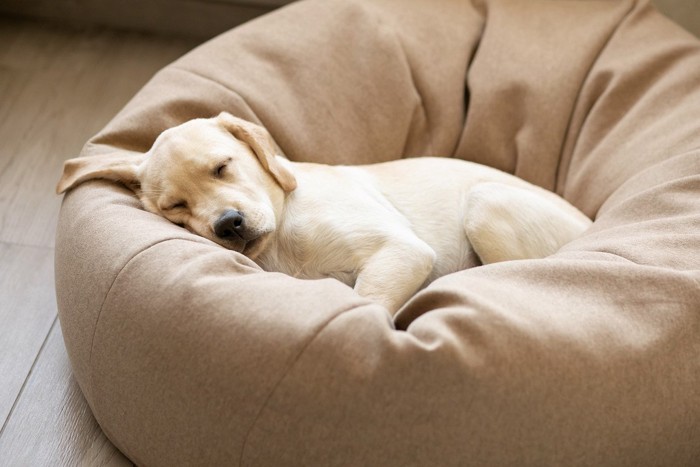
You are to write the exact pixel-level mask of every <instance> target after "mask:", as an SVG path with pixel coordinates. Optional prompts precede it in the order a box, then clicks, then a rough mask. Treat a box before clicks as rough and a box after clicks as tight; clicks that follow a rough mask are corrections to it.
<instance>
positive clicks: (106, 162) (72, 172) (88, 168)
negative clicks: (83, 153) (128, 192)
mask: <svg viewBox="0 0 700 467" xmlns="http://www.w3.org/2000/svg"><path fill="white" fill-rule="evenodd" d="M145 158H146V155H145V154H144V153H140V152H128V151H120V152H115V153H112V154H106V155H104V156H91V157H77V158H75V159H69V160H67V161H66V162H64V163H63V175H62V176H61V179H60V180H59V182H58V185H57V186H56V194H59V195H60V194H61V193H63V192H65V191H66V190H70V189H71V188H73V187H75V186H76V185H79V184H80V183H83V182H85V181H88V180H92V179H95V178H102V179H106V180H114V181H117V182H121V183H123V184H125V185H127V186H128V187H130V188H132V189H134V188H135V187H137V186H138V184H139V179H138V168H139V165H141V163H142V162H143V161H144V160H145Z"/></svg>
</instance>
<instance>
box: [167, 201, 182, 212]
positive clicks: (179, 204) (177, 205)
mask: <svg viewBox="0 0 700 467" xmlns="http://www.w3.org/2000/svg"><path fill="white" fill-rule="evenodd" d="M185 208H187V201H178V202H177V203H173V204H171V205H170V206H168V207H166V208H165V209H164V210H165V211H174V210H176V209H185Z"/></svg>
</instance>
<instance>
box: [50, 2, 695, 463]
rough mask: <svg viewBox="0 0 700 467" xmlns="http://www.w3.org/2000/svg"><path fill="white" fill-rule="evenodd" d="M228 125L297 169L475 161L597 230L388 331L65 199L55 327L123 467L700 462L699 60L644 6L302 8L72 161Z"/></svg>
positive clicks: (241, 35) (424, 305) (407, 312)
mask: <svg viewBox="0 0 700 467" xmlns="http://www.w3.org/2000/svg"><path fill="white" fill-rule="evenodd" d="M221 110H228V111H230V112H233V113H235V114H237V115H239V116H242V117H245V118H250V119H253V120H255V121H259V122H261V123H263V124H264V125H265V126H266V127H267V128H268V129H269V130H270V132H271V133H272V135H273V136H274V138H275V139H276V141H277V143H278V144H279V146H280V148H281V149H282V150H283V151H284V153H285V154H286V155H287V156H288V157H290V158H291V159H293V160H314V161H320V162H326V163H365V162H374V161H382V160H388V159H395V158H399V157H408V156H419V155H442V156H451V157H459V158H464V159H469V160H474V161H477V162H482V163H485V164H489V165H492V166H495V167H499V168H502V169H505V170H508V171H511V172H514V173H516V174H517V175H519V176H521V177H523V178H525V179H528V180H530V181H533V182H535V183H538V184H540V185H542V186H544V187H546V188H549V189H553V190H556V191H557V192H559V193H561V194H563V195H564V196H565V197H566V198H567V199H568V200H570V201H571V202H573V203H575V204H576V205H577V206H579V207H580V208H581V209H583V210H584V211H585V212H586V213H587V214H589V215H591V216H592V217H594V218H595V223H594V225H593V227H592V229H591V230H590V231H589V232H588V233H587V234H586V235H584V237H582V238H581V239H579V240H577V241H575V242H573V243H571V244H569V245H567V246H566V247H565V248H564V249H563V250H562V251H560V252H559V253H557V254H556V255H554V256H552V257H550V258H547V259H544V260H538V261H518V262H510V263H503V264H497V265H493V266H487V267H479V268H474V269H471V270H468V271H465V272H461V273H457V274H453V275H451V276H448V277H445V278H443V279H441V280H438V281H437V282H435V283H434V284H432V285H431V286H430V287H428V288H427V289H426V290H424V291H422V292H420V293H419V294H418V295H417V296H416V297H415V298H414V299H413V300H412V301H411V302H409V303H408V305H407V306H406V307H405V308H404V309H403V310H402V311H401V312H400V314H399V315H398V317H397V319H396V322H395V324H394V323H392V322H391V321H390V319H389V317H388V315H387V314H386V313H385V312H384V311H383V310H382V309H380V308H378V307H377V306H374V305H373V304H371V303H369V302H367V301H366V300H364V299H362V298H360V297H359V296H357V295H356V294H355V293H354V292H353V291H352V290H351V289H349V288H348V287H346V286H344V285H342V284H340V283H339V282H336V281H334V280H331V279H328V280H322V281H303V280H297V279H294V278H291V277H287V276H285V275H282V274H275V273H265V272H262V271H261V270H260V269H259V268H258V267H257V266H256V265H255V264H254V263H252V262H251V261H249V260H247V259H246V258H244V257H243V256H241V255H239V254H237V253H234V252H230V251H226V250H223V249H221V248H219V247H217V246H215V245H213V244H212V243H210V242H208V241H206V240H204V239H201V238H198V237H195V236H193V235H190V234H189V233H187V232H185V231H183V230H182V229H179V228H177V227H176V226H174V225H171V224H169V223H168V222H166V221H165V220H163V219H161V218H159V217H157V216H154V215H151V214H148V213H146V212H144V211H142V210H140V209H139V204H138V202H137V201H136V199H135V198H134V197H133V196H132V195H131V193H130V192H129V191H128V190H126V189H125V188H123V187H120V186H118V185H115V184H112V183H109V182H91V183H87V184H85V185H82V186H80V187H78V188H77V189H76V190H74V191H72V192H70V193H69V194H68V195H67V196H66V197H65V200H64V204H63V207H62V210H61V217H60V225H59V231H58V238H57V243H56V245H57V252H56V281H57V294H58V304H59V310H60V319H61V325H62V328H63V332H64V337H65V340H66V345H67V348H68V351H69V354H70V358H71V361H72V363H73V366H74V371H75V376H76V378H77V380H78V381H79V383H80V386H81V388H82V390H83V391H84V393H85V396H86V398H87V400H88V402H89V403H90V406H91V408H92V409H93V411H94V414H95V417H96V418H97V420H98V421H99V423H100V425H101V426H102V427H103V429H104V430H105V432H106V433H107V435H108V436H109V437H110V439H111V440H112V441H113V442H114V443H115V444H116V445H117V446H118V447H119V448H120V449H121V450H122V451H123V452H124V453H125V454H126V455H128V456H129V457H130V458H131V459H132V460H134V461H135V462H136V463H138V464H142V465H164V466H171V465H237V464H240V465H270V466H277V465H353V466H357V465H382V466H385V465H401V466H405V465H538V466H541V465H595V466H602V465H615V466H620V465H630V466H632V465H633V466H640V465H698V464H699V463H700V197H699V195H700V43H698V40H697V39H695V38H694V37H693V36H691V35H690V34H688V33H686V32H684V31H683V30H681V29H680V28H679V27H677V26H675V25H674V24H672V23H671V22H670V21H668V20H667V19H665V18H664V17H662V16H661V15H659V14H658V13H657V12H656V11H655V10H654V9H653V8H652V7H650V6H649V5H648V4H647V2H645V1H633V0H615V1H613V0H610V1H588V0H571V1H552V0H528V1H524V0H483V1H477V0H474V1H473V2H470V1H453V0H411V1H407V0H364V1H361V0H353V1H328V0H326V1H320V0H319V1H307V2H300V3H298V4H294V5H292V6H290V7H287V8H283V9H281V10H279V11H277V12H275V13H273V14H271V15H268V16H266V17H264V18H262V19H259V20H255V21H253V22H251V23H248V24H247V25H244V26H242V27H240V28H238V29H235V30H233V31H231V32H229V33H226V34H224V35H223V36H221V37H219V38H217V39H214V40H213V41H211V42H209V43H207V44H205V45H203V46H201V47H200V48H198V49H196V50H194V51H193V52H192V53H190V54H188V55H187V56H185V57H183V58H182V59H180V60H178V61H177V62H175V63H173V64H172V65H170V66H168V67H167V68H165V69H164V70H162V71H161V72H160V73H158V74H157V75H156V76H155V77H154V79H153V80H152V81H151V82H150V83H149V84H148V85H147V86H146V87H144V88H143V90H142V91H141V92H140V93H139V94H138V95H137V96H136V97H135V98H134V99H133V100H132V102H131V103H129V104H128V105H127V107H126V108H125V109H124V110H123V111H122V112H121V113H120V114H119V115H117V116H116V118H115V119H114V120H113V121H112V122H111V123H110V124H109V125H108V126H107V127H106V128H105V129H104V130H103V131H102V132H101V133H100V134H98V135H97V136H96V137H95V138H94V139H93V140H92V141H91V142H90V143H89V144H88V145H87V146H86V148H85V151H84V154H92V155H95V156H96V157H99V155H100V154H101V153H104V152H105V151H108V150H113V149H114V148H126V149H140V150H146V149H147V148H148V147H149V146H150V145H151V143H152V142H153V140H154V139H155V137H156V136H157V135H158V134H159V133H160V132H161V131H162V130H163V129H165V128H168V127H170V126H172V125H176V124H178V123H181V122H183V121H185V120H187V119H190V118H193V117H202V116H212V115H215V114H216V113H218V112H219V111H221Z"/></svg>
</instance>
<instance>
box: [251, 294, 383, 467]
mask: <svg viewBox="0 0 700 467" xmlns="http://www.w3.org/2000/svg"><path fill="white" fill-rule="evenodd" d="M366 306H370V305H360V306H352V307H351V308H348V309H346V310H343V311H341V312H340V313H338V314H336V315H335V316H333V317H332V318H331V319H329V320H328V321H326V322H325V323H324V324H323V325H322V326H321V327H320V328H319V329H318V331H316V333H315V334H314V335H313V336H311V338H310V339H309V340H308V342H306V344H304V345H303V346H302V348H301V349H300V350H299V353H298V354H297V355H296V357H294V360H293V361H292V362H291V363H290V364H289V366H287V368H286V369H285V370H284V371H282V374H281V375H280V377H279V379H278V380H277V382H276V383H274V384H273V385H272V389H271V390H270V392H269V394H268V395H267V396H266V397H265V400H264V401H263V403H262V404H261V406H260V409H259V410H258V413H257V414H256V415H255V418H254V419H253V422H252V423H251V424H250V428H248V431H247V432H246V434H245V437H244V438H243V444H242V445H241V456H240V458H239V461H238V465H239V466H242V465H243V458H244V457H245V449H246V446H247V444H248V438H249V437H250V434H251V433H252V432H253V429H254V428H255V426H256V425H257V423H258V420H260V418H261V417H262V414H263V412H264V411H265V409H266V408H267V405H268V403H269V402H270V400H271V399H272V397H273V396H274V395H275V393H276V392H277V389H278V388H279V387H280V386H281V385H282V382H283V381H284V380H285V379H286V378H287V376H288V375H289V373H290V372H291V371H292V368H293V367H294V366H295V365H296V364H297V362H298V361H299V360H301V358H302V357H303V356H304V353H305V352H306V349H308V348H309V347H310V346H311V344H312V343H313V342H314V341H315V340H316V338H317V337H318V336H319V335H321V333H322V332H323V331H325V330H326V328H327V327H328V326H330V325H331V324H332V323H333V322H334V321H335V320H336V319H337V318H339V317H341V316H344V315H345V314H346V313H349V312H351V311H355V310H358V309H360V308H363V307H366Z"/></svg>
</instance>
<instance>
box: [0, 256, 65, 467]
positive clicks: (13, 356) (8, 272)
mask: <svg viewBox="0 0 700 467" xmlns="http://www.w3.org/2000/svg"><path fill="white" fill-rule="evenodd" d="M54 297H55V294H54V287H53V249H50V248H36V247H27V246H18V245H8V244H3V243H0V426H2V425H3V424H4V423H5V421H6V420H7V417H8V415H9V414H10V411H11V410H12V406H13V404H14V403H15V400H16V398H17V394H19V392H20V389H21V388H22V386H23V384H24V382H25V379H26V378H27V375H28V374H29V372H30V370H31V368H32V365H33V363H34V360H35V359H36V356H37V354H38V352H39V349H41V346H42V344H43V343H44V340H45V339H46V336H47V334H48V332H49V329H50V328H51V323H53V321H54V318H55V316H56V299H55V298H54ZM0 458H1V456H0ZM0 464H1V463H0Z"/></svg>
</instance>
